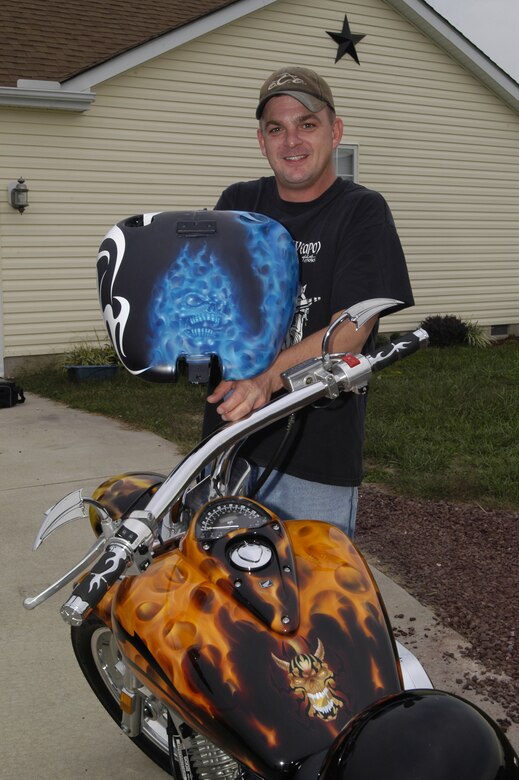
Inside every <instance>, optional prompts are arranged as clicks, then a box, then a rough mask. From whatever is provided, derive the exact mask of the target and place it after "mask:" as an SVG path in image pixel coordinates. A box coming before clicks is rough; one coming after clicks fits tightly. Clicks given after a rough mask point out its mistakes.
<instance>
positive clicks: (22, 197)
mask: <svg viewBox="0 0 519 780" xmlns="http://www.w3.org/2000/svg"><path fill="white" fill-rule="evenodd" d="M7 191H8V193H9V204H10V205H11V206H12V207H13V209H18V211H19V212H20V214H23V212H24V211H25V209H26V208H27V206H28V205H29V188H28V186H27V185H26V183H25V179H22V177H21V176H20V178H19V179H18V181H16V182H11V184H9V185H8V187H7Z"/></svg>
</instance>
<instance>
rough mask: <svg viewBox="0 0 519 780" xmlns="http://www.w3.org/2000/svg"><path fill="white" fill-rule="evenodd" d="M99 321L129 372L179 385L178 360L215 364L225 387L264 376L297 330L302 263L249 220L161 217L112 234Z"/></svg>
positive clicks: (258, 220)
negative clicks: (213, 361) (228, 381)
mask: <svg viewBox="0 0 519 780" xmlns="http://www.w3.org/2000/svg"><path fill="white" fill-rule="evenodd" d="M98 280H99V295H100V301H101V307H102V309H103V316H104V319H105V323H106V326H107V329H108V332H109V334H110V337H111V339H112V341H113V343H114V345H115V347H116V349H117V352H118V354H119V357H120V359H121V361H122V362H123V363H124V365H125V366H126V367H127V368H128V370H129V371H131V372H132V373H135V374H140V375H142V376H143V377H144V378H145V379H151V380H153V381H168V380H171V379H175V377H176V372H177V363H178V361H181V360H187V361H189V360H192V359H197V360H198V359H204V358H207V359H209V358H211V357H213V356H214V357H216V358H218V360H219V362H220V365H221V369H222V374H223V376H224V378H227V379H244V378H249V377H252V376H255V375H257V374H259V373H261V372H262V371H264V370H265V369H266V368H267V367H268V366H269V365H270V363H271V362H272V361H273V360H274V358H275V357H276V355H277V353H278V351H279V349H280V348H281V346H282V344H283V342H284V339H285V336H286V333H287V331H288V329H289V327H290V324H291V322H292V318H293V315H294V310H295V303H296V298H297V290H298V261H297V253H296V250H295V247H294V244H293V241H292V238H291V236H290V234H289V233H288V231H287V230H286V229H285V228H284V227H283V226H282V225H280V224H279V223H277V222H275V221H274V220H272V219H269V218H268V217H264V216H262V215H259V214H252V213H249V212H236V211H219V212H208V211H204V212H194V213H193V212H190V213H186V212H181V213H176V212H163V213H159V214H152V215H149V214H148V215H142V216H141V217H133V218H131V219H130V220H126V221H125V222H122V223H119V224H118V225H116V226H114V227H113V228H112V229H111V231H109V232H108V234H107V235H106V237H105V239H104V241H103V243H102V245H101V248H100V251H99V256H98Z"/></svg>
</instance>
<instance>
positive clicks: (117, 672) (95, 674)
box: [71, 615, 170, 774]
mask: <svg viewBox="0 0 519 780" xmlns="http://www.w3.org/2000/svg"><path fill="white" fill-rule="evenodd" d="M71 639H72V647H73V648H74V653H75V656H76V659H77V662H78V664H79V666H80V667H81V671H82V672H83V674H84V676H85V678H86V679H87V681H88V683H89V685H90V687H91V688H92V690H93V692H94V693H95V695H96V696H97V698H98V699H99V701H100V702H101V704H102V705H103V707H104V708H105V710H106V711H107V712H108V713H109V714H110V715H111V716H112V718H113V719H114V720H115V721H116V723H118V724H119V725H120V724H121V709H120V707H119V696H120V693H121V689H122V687H123V677H124V672H125V664H124V661H123V658H122V656H121V653H120V651H119V649H118V647H117V644H116V642H115V639H114V635H113V633H112V631H111V629H110V628H108V626H106V625H105V624H104V623H103V622H102V621H101V620H99V618H98V617H96V616H95V615H91V616H90V617H89V618H87V619H86V620H85V621H84V622H83V623H82V624H81V625H80V626H76V627H74V628H72V631H71ZM166 728H167V711H166V709H165V707H164V706H163V705H162V704H161V703H160V702H159V701H158V700H157V699H156V698H155V697H154V696H152V694H151V693H150V694H149V696H148V697H147V698H146V700H145V703H144V717H143V720H142V730H141V733H140V734H139V735H138V736H137V737H130V739H131V740H132V742H133V743H134V744H135V745H137V747H138V748H140V749H141V750H142V751H143V752H144V753H145V754H146V755H147V756H148V757H149V758H151V760H152V761H154V762H155V763H156V764H158V766H160V767H161V769H163V770H164V771H165V772H167V773H168V774H170V759H169V749H168V735H167V731H166Z"/></svg>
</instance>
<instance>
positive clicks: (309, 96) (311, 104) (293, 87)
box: [256, 65, 335, 119]
mask: <svg viewBox="0 0 519 780" xmlns="http://www.w3.org/2000/svg"><path fill="white" fill-rule="evenodd" d="M276 95H289V96H290V97H293V98H295V99H296V100H299V102H300V103H302V104H303V105H304V106H305V107H306V108H308V110H309V111H312V112H313V113H315V114H316V113H317V112H318V111H321V110H322V109H323V108H324V107H325V106H330V108H331V109H333V110H334V111H335V106H334V103H333V95H332V91H331V89H330V87H329V86H328V84H327V83H326V81H325V80H324V79H323V78H321V76H319V75H318V74H317V73H315V71H313V70H309V69H308V68H300V67H296V66H292V65H287V66H286V67H284V68H280V69H279V70H276V71H275V72H274V73H272V75H270V76H269V77H268V79H267V80H266V81H265V83H264V84H263V86H262V88H261V90H260V97H259V103H258V107H257V109H256V119H259V118H260V117H261V115H262V113H263V109H264V108H265V104H266V103H267V101H269V100H270V98H272V97H275V96H276Z"/></svg>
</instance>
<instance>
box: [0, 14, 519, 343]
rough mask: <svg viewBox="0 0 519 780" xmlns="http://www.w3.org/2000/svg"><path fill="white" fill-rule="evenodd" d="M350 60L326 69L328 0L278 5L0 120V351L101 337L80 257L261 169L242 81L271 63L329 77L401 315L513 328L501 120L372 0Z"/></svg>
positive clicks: (516, 235)
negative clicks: (399, 287)
mask: <svg viewBox="0 0 519 780" xmlns="http://www.w3.org/2000/svg"><path fill="white" fill-rule="evenodd" d="M347 12H348V18H349V21H350V25H351V28H352V30H353V31H354V32H361V33H366V38H364V40H363V41H362V42H361V43H360V44H359V45H358V47H357V50H358V54H359V57H360V60H361V66H360V67H358V66H357V65H356V64H355V63H354V62H353V60H352V59H351V58H349V57H346V58H344V59H343V60H341V61H340V62H339V63H337V64H336V65H335V64H334V58H335V52H336V45H335V44H334V43H333V41H332V40H331V39H330V38H329V36H327V35H326V30H332V31H335V30H339V29H340V28H341V26H342V20H343V17H344V6H343V5H342V4H341V3H339V2H333V0H322V2H321V3H320V4H319V8H318V10H317V11H316V6H315V3H312V2H309V1H306V2H305V1H304V0H303V1H302V2H293V1H292V0H278V2H277V3H274V4H272V5H270V6H268V7H266V8H264V9H262V10H260V11H257V12H255V13H253V14H251V15H249V16H248V17H245V18H243V19H241V20H238V21H235V22H233V23H231V24H229V25H227V26H225V27H223V28H221V29H219V30H217V31H215V32H212V33H209V34H207V35H205V36H203V37H201V38H199V39H197V40H195V41H192V42H191V43H189V44H186V45H184V46H182V47H179V48H178V49H175V50H173V51H171V52H169V53H166V54H164V55H162V56H160V57H158V58H156V59H155V60H152V61H150V62H148V63H146V64H144V65H141V66H139V67H136V68H134V69H132V70H129V71H127V72H126V73H123V74H121V75H120V76H117V77H114V78H112V79H110V80H109V81H107V82H105V83H103V84H101V85H97V86H95V87H94V88H93V89H94V91H95V92H96V95H97V97H96V100H95V102H94V103H93V105H92V108H91V109H90V110H89V111H86V112H84V113H82V114H68V113H65V112H60V111H41V110H40V111H37V110H14V109H3V110H1V111H0V172H1V174H2V180H3V181H4V182H8V181H12V180H14V179H16V178H17V177H18V176H19V175H23V176H24V177H25V178H26V179H27V182H28V185H29V188H30V204H31V205H30V208H29V209H28V210H27V211H26V212H25V214H23V215H22V216H20V215H19V214H18V213H17V212H15V211H13V210H12V209H11V208H10V207H9V206H8V205H7V203H6V200H5V198H3V199H0V252H1V253H2V254H1V260H2V277H1V281H2V286H3V306H4V340H5V357H6V358H9V357H11V356H20V355H32V354H45V353H49V352H61V351H63V350H66V349H67V348H68V347H69V346H70V345H71V344H72V343H75V342H77V341H80V340H83V339H87V338H88V339H91V338H94V337H95V334H96V333H97V334H98V335H99V336H100V337H103V336H104V325H103V323H102V319H101V316H100V313H99V310H98V304H97V295H96V280H95V259H96V254H97V248H98V246H99V244H100V242H101V239H102V237H103V235H104V233H105V232H106V230H107V229H108V228H109V227H110V226H111V225H112V224H113V223H114V222H116V221H118V220H120V219H122V218H124V217H126V216H129V215H131V214H135V213H140V212H142V211H157V210H165V209H171V210H182V209H199V208H204V207H209V208H210V207H212V206H213V205H214V203H215V201H216V199H217V197H218V195H219V193H220V192H221V190H222V189H223V188H224V187H225V186H226V185H227V184H229V183H231V182H233V181H236V180H245V179H250V178H254V177H257V176H260V175H267V174H268V173H269V169H268V166H267V164H266V162H265V161H264V159H263V158H262V157H261V155H260V154H259V151H258V149H257V143H256V138H255V133H256V122H255V120H254V110H255V106H256V96H257V93H258V89H259V85H260V83H261V81H262V79H263V78H265V77H266V76H267V75H268V74H269V72H270V71H271V70H273V69H274V68H275V67H277V66H278V65H281V64H286V63H299V64H306V65H308V66H310V67H314V68H315V69H317V70H318V71H319V72H320V73H322V74H323V75H324V76H325V77H326V78H327V79H328V80H329V82H330V84H331V86H332V89H333V91H334V94H335V96H336V102H337V109H338V112H339V114H340V115H341V116H343V117H344V120H345V125H346V131H345V138H344V140H345V142H350V143H356V144H358V145H359V181H360V183H362V184H364V185H366V186H368V187H373V188H375V189H378V190H380V191H381V192H382V193H383V194H384V195H385V196H386V198H387V200H388V201H389V203H390V205H391V208H392V210H393V213H394V216H395V219H396V222H397V226H398V229H399V233H400V236H401V238H402V243H403V245H404V248H405V251H406V255H407V257H408V263H409V268H410V273H411V277H412V282H413V287H414V291H415V298H416V304H417V305H416V307H415V308H413V309H411V310H409V311H406V312H404V313H402V314H399V315H395V316H393V317H391V318H390V320H389V321H388V327H390V328H391V329H392V330H398V329H403V328H404V327H407V326H414V325H415V324H416V323H418V322H419V321H420V320H421V319H422V318H423V317H425V316H426V315H428V314H436V313H455V314H459V315H460V316H462V317H464V318H467V319H472V320H478V321H479V323H480V324H482V325H490V324H494V323H505V324H508V323H518V322H519V310H518V301H519V226H518V223H517V215H518V213H519V191H518V187H517V180H518V174H519V117H518V115H517V113H516V112H515V111H513V110H512V109H511V108H509V107H508V106H507V105H506V104H505V103H504V102H503V101H502V100H501V99H499V98H498V97H497V96H495V95H494V94H493V93H492V92H490V91H489V90H488V89H487V88H486V87H485V86H483V85H482V84H481V83H480V82H479V81H478V80H477V79H475V78H474V77H473V76H472V75H471V74H470V73H469V72H468V71H466V70H465V69H464V68H463V67H462V66H461V65H459V64H458V63H457V62H456V61H455V60H454V59H452V57H451V56H450V55H448V54H447V53H445V52H444V51H443V50H442V49H440V48H439V47H438V46H437V45H436V44H434V43H433V42H432V41H431V40H429V39H428V38H427V37H426V36H425V35H424V34H423V33H421V32H420V31H419V30H417V29H416V28H414V27H413V26H412V25H411V24H410V23H409V22H408V21H407V20H406V19H404V18H403V17H402V16H400V15H399V14H398V13H396V12H395V11H394V10H393V9H392V8H391V7H390V6H389V5H388V4H387V3H385V2H384V0H365V1H364V0H363V1H362V2H360V1H359V2H350V3H349V5H348V9H347Z"/></svg>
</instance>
